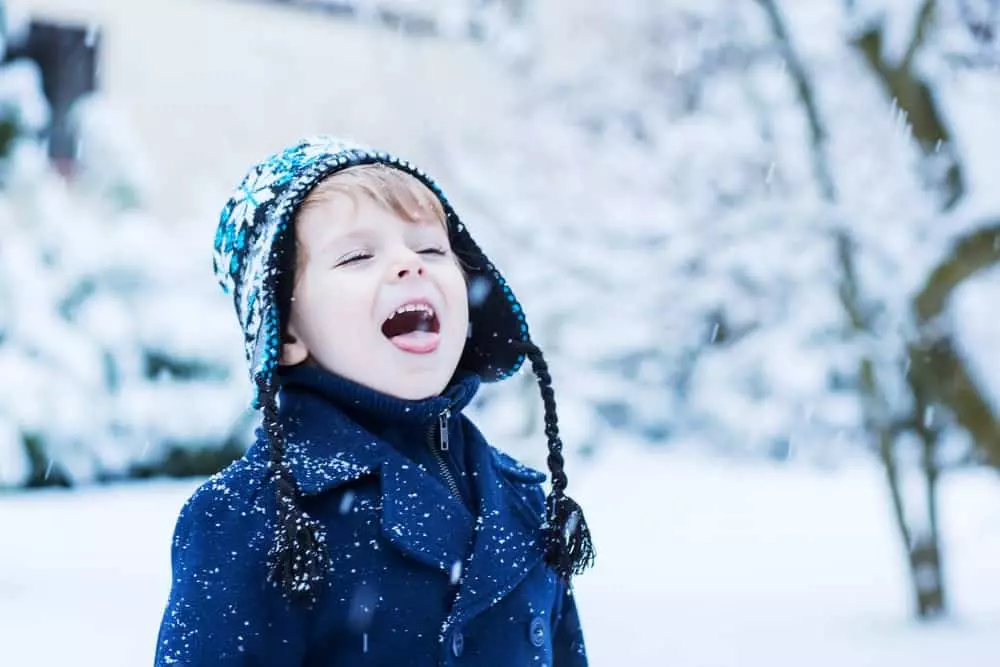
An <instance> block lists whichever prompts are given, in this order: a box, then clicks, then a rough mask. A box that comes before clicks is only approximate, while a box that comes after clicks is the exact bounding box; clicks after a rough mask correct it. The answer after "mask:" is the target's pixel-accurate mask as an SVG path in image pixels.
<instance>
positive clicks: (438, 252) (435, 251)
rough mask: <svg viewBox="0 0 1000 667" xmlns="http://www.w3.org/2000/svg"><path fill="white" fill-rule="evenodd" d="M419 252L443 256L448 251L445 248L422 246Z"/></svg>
mask: <svg viewBox="0 0 1000 667" xmlns="http://www.w3.org/2000/svg"><path fill="white" fill-rule="evenodd" d="M419 254H421V255H439V256H441V257H443V256H445V255H447V254H448V251H447V250H445V249H444V248H424V249H423V250H421V251H419Z"/></svg>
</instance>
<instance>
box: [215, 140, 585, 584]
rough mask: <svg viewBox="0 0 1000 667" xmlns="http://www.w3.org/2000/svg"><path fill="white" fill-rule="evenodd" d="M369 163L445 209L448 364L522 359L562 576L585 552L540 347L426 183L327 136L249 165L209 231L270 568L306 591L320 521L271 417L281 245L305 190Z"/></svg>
mask: <svg viewBox="0 0 1000 667" xmlns="http://www.w3.org/2000/svg"><path fill="white" fill-rule="evenodd" d="M372 164H381V165H385V166H387V167H391V168H395V169H399V170H401V171H403V172H405V173H407V174H409V175H411V176H413V177H414V178H416V179H417V180H418V181H419V182H421V183H423V184H424V185H425V186H427V188H429V189H430V191H431V192H433V193H434V195H436V197H437V199H438V200H439V201H440V203H441V206H442V208H443V210H444V213H445V219H446V224H447V228H448V235H449V238H450V241H451V245H452V249H453V251H454V253H455V255H456V256H457V257H458V258H459V259H460V260H461V262H462V264H463V267H464V268H465V270H466V273H467V275H468V284H469V322H470V331H469V336H468V339H467V341H466V346H465V349H464V351H463V354H462V357H461V359H460V361H459V368H460V369H461V370H464V371H467V372H471V373H475V374H476V375H478V376H479V377H480V378H481V380H482V381H484V382H496V381H499V380H503V379H505V378H508V377H510V376H511V375H513V374H514V373H516V372H517V371H518V369H519V368H520V367H521V365H522V364H523V363H524V360H525V358H527V359H529V360H530V361H531V365H532V369H533V371H534V373H535V375H536V377H537V380H538V385H539V388H540V390H541V394H542V399H543V402H544V404H545V434H546V437H547V439H548V447H549V456H548V466H549V470H550V472H551V475H552V491H551V493H550V494H549V496H548V498H547V500H546V511H547V522H546V528H547V543H546V559H547V560H548V561H549V563H550V564H551V565H552V566H553V567H554V568H555V569H556V570H557V572H559V574H561V575H562V576H564V577H565V578H569V577H570V576H571V575H572V574H576V573H579V572H581V571H583V570H584V569H586V567H588V566H589V565H590V564H591V562H592V560H593V549H592V544H591V541H590V535H589V531H588V529H587V525H586V522H585V521H584V519H583V514H582V512H581V510H580V508H579V506H578V505H577V504H576V503H575V502H574V501H573V500H572V499H570V498H569V497H567V496H566V495H565V493H564V491H565V489H566V485H567V479H566V474H565V472H564V471H563V456H562V441H561V440H560V437H559V429H558V419H557V415H556V404H555V397H554V394H553V391H552V386H551V377H550V376H549V373H548V368H547V364H546V362H545V359H544V357H543V356H542V353H541V351H540V350H539V349H538V347H537V346H535V345H534V344H533V343H532V342H531V337H530V335H529V331H528V325H527V322H526V320H525V315H524V311H523V309H522V308H521V305H520V304H519V303H518V301H517V299H516V298H515V297H514V294H513V292H512V291H511V289H510V286H509V285H508V284H507V282H506V280H504V278H503V276H501V275H500V272H499V271H498V270H497V268H496V267H495V266H494V265H493V263H492V262H490V260H489V258H487V256H486V255H485V253H483V251H482V250H480V248H479V246H478V245H477V244H476V242H475V241H474V240H473V239H472V236H471V235H470V234H469V231H468V228H467V227H466V226H465V224H464V223H463V222H462V221H461V220H460V219H459V217H458V215H457V214H456V213H455V211H454V209H453V208H452V206H451V204H450V203H449V201H448V199H447V197H445V194H444V192H442V190H441V188H440V187H439V186H438V185H437V183H436V182H435V181H434V180H432V179H431V178H430V177H429V176H428V175H427V174H425V173H424V172H423V171H421V170H420V169H418V168H417V167H415V166H414V165H413V164H411V163H409V162H407V161H405V160H402V159H400V158H398V157H396V156H394V155H391V154H389V153H386V152H383V151H376V150H372V149H370V148H367V147H364V146H362V145H359V144H356V143H351V142H348V141H344V140H342V139H338V138H334V137H328V136H316V137H309V138H305V139H302V140H301V141H299V142H297V143H295V144H294V145H292V146H290V147H288V148H286V149H284V150H282V151H280V152H279V153H277V154H275V155H273V156H271V157H269V158H267V159H266V160H264V161H263V162H261V163H259V164H257V165H255V166H254V167H253V168H252V169H250V171H249V172H248V173H247V174H246V176H245V177H244V178H243V180H242V182H241V183H240V185H239V186H238V187H237V188H236V190H235V191H234V192H233V194H232V196H231V197H230V199H229V201H228V202H227V203H226V205H225V207H224V208H223V209H222V213H221V216H220V220H219V226H218V229H217V231H216V235H215V251H214V257H213V264H214V268H215V274H216V277H217V278H218V279H219V282H220V284H221V285H222V288H223V290H224V291H225V292H226V293H227V294H231V295H232V297H233V301H234V303H235V306H236V314H237V317H238V318H239V322H240V326H241V328H242V331H243V342H244V348H245V352H246V357H247V361H248V363H249V372H250V378H251V380H252V382H253V384H254V388H255V392H254V398H253V405H254V407H255V408H257V409H260V410H261V411H262V413H263V427H264V431H265V433H266V434H267V437H268V439H269V446H270V450H271V469H272V478H273V479H274V481H275V483H276V487H277V494H278V514H279V517H278V518H279V520H278V527H277V535H276V540H275V545H274V547H273V548H272V551H271V556H272V563H271V566H272V575H273V576H274V578H275V579H276V580H277V581H278V582H279V583H280V584H281V585H282V586H283V588H285V590H286V591H288V592H290V593H293V594H299V593H309V592H310V591H311V590H312V588H313V586H312V584H313V583H314V582H315V581H318V580H319V579H320V578H321V577H322V576H323V572H324V571H325V566H326V560H325V559H326V556H325V553H324V548H323V536H322V533H321V531H320V529H319V526H318V525H317V524H316V523H315V521H313V520H312V519H311V518H309V517H308V516H306V515H305V513H304V512H302V510H301V509H300V508H299V507H298V503H297V491H296V486H295V483H294V479H292V474H291V471H290V470H289V468H288V466H287V464H286V462H285V461H284V450H285V443H284V435H283V430H282V428H281V424H280V423H279V422H278V418H277V400H276V396H277V382H278V380H277V367H278V360H279V358H280V355H281V344H282V339H283V338H282V334H283V330H284V327H285V326H286V324H287V323H286V322H284V321H283V319H284V318H285V317H287V312H288V308H289V304H288V303H286V302H287V300H288V298H289V295H290V290H289V285H290V276H291V275H293V274H294V266H289V261H288V254H289V253H288V252H286V251H285V249H286V248H288V247H289V246H292V247H293V246H294V227H293V224H294V219H295V214H296V211H297V210H298V207H299V205H300V204H302V202H303V201H304V200H305V199H306V197H307V196H308V195H309V193H310V192H311V191H312V189H313V188H315V187H316V186H317V185H318V184H319V183H320V182H321V181H323V180H324V179H325V178H327V177H329V176H331V175H332V174H334V173H336V172H338V171H342V170H344V169H347V168H350V167H357V166H360V165H372Z"/></svg>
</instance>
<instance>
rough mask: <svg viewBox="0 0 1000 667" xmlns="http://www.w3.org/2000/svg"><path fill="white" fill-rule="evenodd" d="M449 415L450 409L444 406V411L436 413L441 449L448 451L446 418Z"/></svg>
mask: <svg viewBox="0 0 1000 667" xmlns="http://www.w3.org/2000/svg"><path fill="white" fill-rule="evenodd" d="M450 417H451V410H450V409H449V408H445V409H444V412H442V413H441V414H440V415H438V428H440V429H441V451H442V452H446V451H448V419H449V418H450Z"/></svg>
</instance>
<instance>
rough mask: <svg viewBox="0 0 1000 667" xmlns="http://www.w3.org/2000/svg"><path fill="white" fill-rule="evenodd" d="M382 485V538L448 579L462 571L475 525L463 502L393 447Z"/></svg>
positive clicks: (388, 456)
mask: <svg viewBox="0 0 1000 667" xmlns="http://www.w3.org/2000/svg"><path fill="white" fill-rule="evenodd" d="M387 447H389V446H388V445H387ZM381 481H382V535H383V536H385V538H386V539H387V540H388V541H389V542H390V543H392V544H393V545H395V547H396V548H397V549H399V550H400V551H401V552H402V553H404V554H406V555H407V556H409V557H411V558H413V559H414V560H416V561H419V562H421V563H423V564H425V565H428V566H430V567H434V568H438V569H440V570H442V571H443V572H446V573H448V575H449V576H453V573H458V572H459V571H460V570H459V568H458V567H457V566H456V564H459V565H460V564H461V563H462V561H463V560H464V559H465V557H466V555H467V554H468V551H469V544H470V541H471V536H472V532H473V524H474V521H473V517H472V515H471V514H470V513H469V511H468V510H467V509H466V508H465V506H464V505H463V504H462V502H461V501H460V500H458V499H457V498H455V497H454V496H452V495H451V493H450V492H449V491H448V490H447V489H446V488H445V487H444V486H442V485H441V484H439V483H438V482H437V480H435V479H434V478H433V477H431V475H430V473H428V472H427V471H425V470H423V469H421V468H420V467H419V466H416V465H414V464H413V463H411V462H410V461H409V459H407V458H406V457H404V456H402V455H401V454H398V453H396V452H395V451H392V449H391V448H389V451H388V452H387V453H386V457H385V459H384V461H383V464H382V480H381Z"/></svg>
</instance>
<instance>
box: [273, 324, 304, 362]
mask: <svg viewBox="0 0 1000 667" xmlns="http://www.w3.org/2000/svg"><path fill="white" fill-rule="evenodd" d="M308 358H309V348H308V347H306V344H305V343H304V342H303V341H302V336H300V335H299V334H298V332H297V331H296V330H295V324H294V323H290V324H289V325H288V333H287V334H286V335H285V338H284V340H283V341H282V343H281V359H280V360H279V363H280V364H281V365H282V366H296V365H298V364H301V363H302V362H303V361H305V360H306V359H308Z"/></svg>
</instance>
